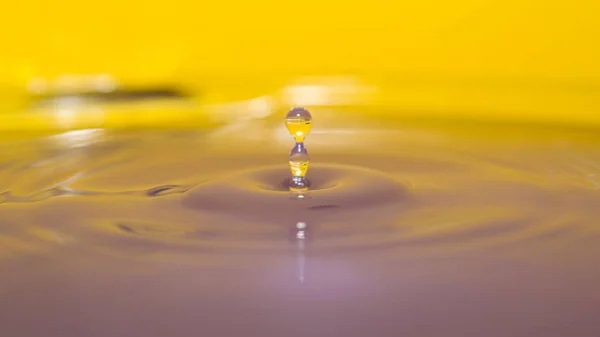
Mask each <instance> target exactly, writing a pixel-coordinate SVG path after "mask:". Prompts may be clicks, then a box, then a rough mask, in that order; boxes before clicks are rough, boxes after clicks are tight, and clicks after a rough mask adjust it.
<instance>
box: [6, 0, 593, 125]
mask: <svg viewBox="0 0 600 337" xmlns="http://www.w3.org/2000/svg"><path fill="white" fill-rule="evenodd" d="M3 7H4V8H3V9H2V12H1V13H0V28H1V30H0V38H1V42H2V44H1V48H2V50H1V53H0V91H1V92H2V94H3V95H2V101H3V103H2V105H0V107H4V108H3V110H4V111H3V112H6V111H12V110H14V109H16V108H15V107H19V106H21V105H20V104H21V103H22V102H23V101H25V100H27V97H28V94H27V90H26V88H27V83H28V81H30V80H31V79H32V78H34V77H42V78H48V79H52V78H55V77H56V76H58V75H60V74H99V73H108V74H111V75H113V76H114V77H115V78H116V79H117V80H118V81H119V82H120V83H122V84H124V85H126V86H130V87H142V88H144V87H148V88H153V87H158V86H172V87H173V86H178V87H181V88H183V89H185V90H187V91H189V92H191V93H192V94H195V95H200V94H201V93H204V92H207V91H211V90H213V91H214V90H222V91H227V90H228V89H230V88H232V87H235V88H237V89H238V90H240V91H241V92H244V91H246V90H247V91H248V93H247V95H246V96H249V97H251V96H254V95H258V94H260V93H261V92H262V91H265V92H267V91H268V90H271V89H272V88H274V87H279V86H281V85H284V83H286V81H289V80H290V79H292V78H295V76H298V75H323V74H332V75H340V74H352V75H356V76H362V77H366V78H373V81H374V84H375V85H378V86H380V87H382V88H383V89H384V90H383V91H382V92H384V93H385V94H382V95H383V96H378V97H379V98H377V100H376V102H374V104H384V103H385V104H388V103H389V104H391V105H396V106H398V107H403V106H404V107H419V109H420V110H421V111H425V112H423V113H425V114H426V113H427V112H428V111H429V112H434V111H438V112H437V114H438V115H440V114H442V115H443V114H461V113H464V114H466V115H468V117H470V116H475V117H482V118H487V117H493V116H503V115H511V116H515V117H518V118H521V116H530V118H532V119H535V120H548V121H552V122H567V121H569V120H579V121H582V122H584V123H586V124H594V123H600V117H597V115H600V111H599V108H600V98H599V97H600V81H599V79H600V24H599V22H600V21H599V17H600V2H598V1H583V0H575V1H556V0H550V1H542V0H524V1H516V0H503V1H500V0H487V1H486V0H456V1H439V0H438V1H431V0H425V1H410V2H408V1H389V0H388V1H380V0H372V1H312V0H311V1H280V0H278V1H184V0H171V1H154V0H147V1H138V0H135V1H122V0H119V1H116V0H104V1H100V2H90V1H81V0H61V1H31V0H29V1H24V2H18V1H10V2H6V3H4V4H3ZM382 79H387V80H382ZM390 81H391V82H390ZM390 83H393V84H390ZM246 84H247V85H246ZM386 86H387V87H386ZM386 88H387V89H386ZM390 88H392V89H390ZM388 89H389V90H388ZM386 90H387V91H386ZM385 95H387V96H385ZM384 96H385V97H384ZM398 111H399V112H398V113H401V111H402V109H401V108H399V109H398ZM434 116H435V114H434Z"/></svg>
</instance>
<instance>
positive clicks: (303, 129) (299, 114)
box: [285, 108, 312, 143]
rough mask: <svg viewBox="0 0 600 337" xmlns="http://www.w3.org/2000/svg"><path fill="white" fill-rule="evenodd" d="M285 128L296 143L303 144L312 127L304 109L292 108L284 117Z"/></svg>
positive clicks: (308, 115)
mask: <svg viewBox="0 0 600 337" xmlns="http://www.w3.org/2000/svg"><path fill="white" fill-rule="evenodd" d="M285 126H286V127H287V129H288V131H289V132H290V134H292V136H294V139H295V140H296V142H297V143H301V142H304V137H306V135H307V134H308V133H309V132H310V129H311V127H312V116H311V115H310V112H308V110H306V109H304V108H293V109H292V110H290V111H289V112H288V113H287V115H286V116H285Z"/></svg>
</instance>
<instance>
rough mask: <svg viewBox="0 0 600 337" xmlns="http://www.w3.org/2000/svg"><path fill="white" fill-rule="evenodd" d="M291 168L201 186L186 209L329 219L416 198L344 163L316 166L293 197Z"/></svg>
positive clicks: (253, 217)
mask: <svg viewBox="0 0 600 337" xmlns="http://www.w3.org/2000/svg"><path fill="white" fill-rule="evenodd" d="M287 176H289V173H288V172H287V170H286V168H285V167H281V166H278V167H268V168H262V169H255V170H250V171H243V172H240V173H235V174H232V175H228V176H224V177H222V178H220V179H217V180H214V181H211V182H209V183H206V184H203V185H200V186H198V187H197V188H196V189H193V190H191V191H190V192H189V193H188V194H187V195H186V196H185V197H184V199H183V205H184V207H186V208H189V209H193V210H197V211H203V212H210V213H220V214H225V215H228V216H233V217H237V218H239V219H245V220H250V221H261V222H276V223H282V222H294V221H323V220H325V219H327V218H331V217H334V216H335V215H336V214H338V213H339V212H345V213H353V212H356V211H358V210H360V209H365V208H370V209H374V208H375V209H376V208H377V207H379V206H385V205H387V204H395V205H396V206H397V207H405V206H406V205H407V204H408V203H409V201H410V195H409V192H408V190H406V189H405V188H404V187H403V186H402V185H401V184H400V183H399V182H397V181H396V180H394V179H392V178H390V177H389V176H386V175H385V174H383V173H380V172H377V171H374V170H369V169H366V168H361V167H353V166H344V165H314V167H312V168H311V172H310V175H309V177H308V179H309V180H310V184H311V186H310V191H309V192H308V193H306V194H300V195H298V194H295V193H291V192H289V191H288V190H287V188H286V182H285V179H286V177H287Z"/></svg>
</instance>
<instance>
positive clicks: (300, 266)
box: [296, 222, 307, 283]
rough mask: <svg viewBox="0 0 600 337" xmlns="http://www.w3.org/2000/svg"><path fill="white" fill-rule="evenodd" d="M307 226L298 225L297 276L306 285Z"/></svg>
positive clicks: (303, 224) (301, 223)
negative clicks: (305, 253)
mask: <svg viewBox="0 0 600 337" xmlns="http://www.w3.org/2000/svg"><path fill="white" fill-rule="evenodd" d="M306 230H307V226H306V223H305V222H298V223H297V224H296V249H297V254H296V275H297V277H298V280H299V281H300V283H304V275H305V266H306V256H305V255H304V249H305V239H306Z"/></svg>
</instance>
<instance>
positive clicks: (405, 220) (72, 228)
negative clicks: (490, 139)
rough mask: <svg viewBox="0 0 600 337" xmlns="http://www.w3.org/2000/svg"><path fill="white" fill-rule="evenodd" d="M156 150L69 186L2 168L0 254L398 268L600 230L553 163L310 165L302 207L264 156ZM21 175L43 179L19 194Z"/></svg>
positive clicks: (385, 160) (471, 159)
mask: <svg viewBox="0 0 600 337" xmlns="http://www.w3.org/2000/svg"><path fill="white" fill-rule="evenodd" d="M149 144H150V145H153V143H152V142H150V141H149ZM161 144H162V147H161V149H162V150H160V151H162V152H160V151H158V150H157V149H156V147H154V146H150V145H149V146H148V147H147V148H146V147H140V148H138V149H136V151H135V152H131V154H132V155H135V158H136V159H135V160H129V159H130V158H129V154H130V152H128V151H123V152H121V153H120V154H119V156H118V157H117V158H116V159H115V158H113V157H112V156H114V154H112V153H108V152H106V153H104V152H98V153H100V154H103V155H106V157H102V156H101V155H99V156H97V157H89V156H83V157H81V153H78V154H77V155H78V156H80V157H77V158H83V159H81V160H83V161H82V162H81V165H80V166H81V167H82V169H81V171H80V172H79V173H77V172H75V173H76V178H77V179H71V180H69V181H67V182H66V183H60V181H56V180H57V179H54V177H53V176H52V175H50V174H47V175H46V176H44V175H42V174H41V173H48V172H49V171H48V169H51V168H52V167H53V166H52V165H54V163H56V165H58V164H60V160H54V161H48V163H49V164H44V165H49V166H48V167H47V166H43V165H42V166H36V167H34V168H32V169H30V171H23V172H24V173H22V174H23V175H25V176H19V174H21V173H20V172H22V171H19V170H17V169H16V168H18V167H20V166H14V165H13V166H10V165H9V166H7V167H13V168H15V169H14V170H13V171H11V172H9V173H10V175H7V177H6V179H7V180H6V181H7V182H10V183H13V182H15V181H18V182H21V183H20V185H18V184H17V185H14V186H17V188H15V189H12V190H11V189H10V188H9V187H10V185H9V184H6V185H7V186H8V188H6V189H3V190H2V191H0V192H2V193H0V219H2V221H3V222H0V242H3V245H4V246H5V247H20V248H19V250H20V251H29V250H31V249H32V248H35V247H42V245H41V244H39V242H43V247H44V248H47V247H53V245H54V246H65V247H67V246H69V245H73V247H77V248H76V249H92V250H93V249H94V248H101V249H100V250H101V251H102V252H107V253H109V254H117V255H119V256H123V257H129V258H131V257H135V258H138V257H140V256H146V255H156V254H163V253H166V252H174V253H176V254H178V255H179V256H181V254H183V255H186V256H198V255H203V254H229V253H233V254H237V253H239V254H242V255H245V254H248V255H249V256H250V255H252V254H273V253H275V255H277V254H279V253H284V254H285V253H295V250H296V248H297V245H296V242H298V240H303V242H304V243H305V244H303V247H304V248H303V254H307V255H310V254H336V253H344V254H361V253H365V252H382V251H392V250H393V251H398V252H399V253H398V254H394V256H406V254H404V253H407V252H409V251H410V252H417V253H420V252H423V251H426V252H427V253H428V254H429V253H431V252H434V253H436V254H440V255H444V254H445V253H446V252H447V251H448V250H450V249H452V250H453V249H459V250H463V249H481V248H484V247H495V246H498V247H509V246H510V247H512V248H515V247H520V248H522V247H524V246H525V245H524V244H522V243H525V242H526V243H527V246H528V247H533V246H535V244H539V245H540V246H544V245H554V244H557V245H558V244H560V243H561V242H568V241H569V240H577V238H579V237H582V236H588V237H593V236H594V235H596V236H597V235H598V232H599V231H598V229H597V228H596V227H593V226H591V225H588V226H587V227H586V225H585V224H591V223H593V222H594V221H595V219H598V218H600V211H598V210H597V209H598V208H597V207H596V205H597V204H598V202H600V197H599V195H598V193H597V191H596V190H591V189H589V184H588V185H586V184H582V183H580V182H579V181H578V180H577V179H579V178H578V176H577V174H579V173H578V172H574V171H566V170H565V171H556V170H554V171H551V172H550V173H551V175H549V174H548V172H549V171H548V168H547V165H545V164H546V163H547V162H549V161H550V160H553V161H558V162H560V158H561V156H564V154H561V153H552V152H548V154H547V155H546V156H545V157H544V156H542V154H540V153H538V155H537V156H529V157H528V156H525V155H522V154H521V155H519V157H518V158H515V159H513V161H506V160H491V159H485V160H484V159H481V158H479V157H477V156H472V155H470V154H463V155H459V154H458V153H456V152H455V153H453V154H450V153H449V152H447V151H440V149H435V148H429V149H427V151H425V150H423V151H416V150H411V151H409V152H406V153H403V152H398V153H393V154H386V153H385V151H380V152H369V151H367V150H366V149H362V150H361V151H362V152H360V153H358V154H357V155H353V156H344V155H343V154H339V153H337V154H336V153H335V152H333V153H332V154H331V156H327V155H323V157H324V158H329V159H330V160H332V161H333V162H335V163H336V164H326V163H318V162H317V163H315V164H314V165H311V168H310V170H309V172H308V175H307V177H308V179H309V181H310V190H309V192H308V193H306V194H303V195H302V196H303V197H302V198H299V197H298V194H293V193H291V192H289V191H288V190H287V181H286V179H288V177H289V175H290V174H289V171H288V168H287V167H286V165H285V163H282V164H277V163H279V162H280V160H279V157H278V156H275V155H272V152H268V151H266V152H267V153H266V154H262V155H261V156H259V157H257V155H256V154H255V153H248V154H241V155H240V154H237V155H235V156H233V155H232V156H226V155H213V154H210V153H211V152H207V153H204V154H202V155H200V156H197V157H193V156H192V155H193V154H194V151H195V149H190V148H187V149H185V150H182V151H180V152H178V151H177V146H180V143H174V144H175V145H172V146H169V144H170V143H169V142H168V139H166V140H165V139H162V138H161ZM407 151H408V150H407ZM212 153H218V151H215V150H213V152H212ZM269 153H271V154H269ZM506 153H509V152H508V150H507V152H506ZM506 153H505V154H504V155H505V156H508V155H506ZM209 154H210V155H209ZM509 154H510V153H509ZM165 156H166V157H165ZM500 157H501V156H500ZM508 157H509V158H511V157H510V156H508ZM157 158H163V160H157ZM164 158H168V160H164ZM117 159H118V160H117ZM78 160H79V159H78ZM86 161H89V164H88V163H87V162H86ZM74 162H78V161H77V160H74ZM338 163H339V164H338ZM507 163H512V164H511V166H508V164H507ZM272 164H274V165H272ZM263 165H267V166H263ZM238 167H245V168H247V169H243V170H237V169H236V168H238ZM558 168H560V167H558ZM71 171H72V170H67V171H65V172H64V176H67V177H68V176H70V175H72V173H73V172H71ZM28 172H29V173H28ZM26 174H34V175H36V176H43V177H44V179H43V181H42V180H40V181H39V184H38V185H34V184H26V183H27V179H26V178H27V176H26ZM61 177H62V173H61ZM551 179H554V180H551ZM548 182H552V183H553V184H549V183H548ZM35 186H39V188H37V189H34V187H35ZM24 208H27V212H25V211H24ZM299 224H302V225H301V228H302V233H301V234H302V235H298V233H299V227H298V226H300V225H299ZM36 240H37V241H36ZM76 243H80V244H78V245H76ZM528 249H529V248H528ZM16 250H17V248H14V249H13V248H11V249H10V251H8V250H7V251H5V252H4V254H5V255H7V254H8V255H10V252H12V251H16ZM34 251H35V250H34Z"/></svg>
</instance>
